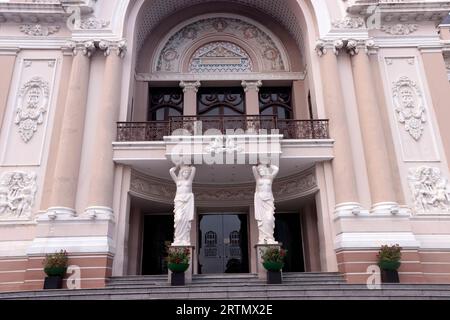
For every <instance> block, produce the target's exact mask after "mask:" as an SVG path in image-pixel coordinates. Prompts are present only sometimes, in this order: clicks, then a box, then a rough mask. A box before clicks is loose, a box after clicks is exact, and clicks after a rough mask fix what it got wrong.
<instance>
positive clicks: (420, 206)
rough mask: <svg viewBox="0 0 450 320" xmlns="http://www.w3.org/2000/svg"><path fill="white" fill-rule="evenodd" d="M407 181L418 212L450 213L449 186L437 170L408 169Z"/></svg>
mask: <svg viewBox="0 0 450 320" xmlns="http://www.w3.org/2000/svg"><path fill="white" fill-rule="evenodd" d="M408 180H409V185H410V188H411V192H412V197H413V201H414V206H415V209H416V210H417V211H418V212H436V211H437V212H439V211H447V212H448V211H450V184H449V183H448V179H447V178H445V177H444V176H443V175H442V172H441V170H440V169H439V168H433V167H427V166H423V167H419V168H415V169H410V172H409V177H408Z"/></svg>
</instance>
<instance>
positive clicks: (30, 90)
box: [14, 77, 50, 143]
mask: <svg viewBox="0 0 450 320" xmlns="http://www.w3.org/2000/svg"><path fill="white" fill-rule="evenodd" d="M49 92H50V89H49V84H48V82H47V81H45V80H44V79H42V78H40V77H34V78H32V79H31V80H30V81H28V82H27V83H25V84H24V85H23V86H22V88H21V89H20V91H19V97H18V103H17V110H16V118H15V120H14V123H15V124H16V125H18V126H19V133H20V136H21V137H22V140H23V141H24V142H25V143H28V142H29V141H30V140H31V139H32V138H33V136H34V134H35V132H36V131H37V129H38V126H39V125H40V124H42V123H43V122H44V114H45V113H46V112H47V107H48V100H49Z"/></svg>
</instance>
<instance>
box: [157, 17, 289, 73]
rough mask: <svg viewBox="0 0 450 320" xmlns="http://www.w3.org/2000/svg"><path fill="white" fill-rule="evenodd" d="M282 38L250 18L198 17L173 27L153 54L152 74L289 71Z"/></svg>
mask: <svg viewBox="0 0 450 320" xmlns="http://www.w3.org/2000/svg"><path fill="white" fill-rule="evenodd" d="M290 66H291V63H290V59H289V57H288V54H287V51H286V48H285V46H284V45H283V43H282V42H281V41H280V39H279V38H278V37H277V36H276V35H275V34H274V33H273V32H271V31H270V30H269V29H267V28H265V27H264V26H263V25H261V24H259V23H258V22H256V21H254V20H252V19H249V18H248V17H244V16H239V15H230V14H226V13H224V14H220V13H215V14H208V15H203V16H197V17H195V18H194V19H190V20H188V21H185V22H183V23H181V24H180V25H178V26H176V27H175V28H173V29H172V30H171V31H170V32H169V33H168V34H167V35H166V36H165V37H164V38H162V39H161V40H160V43H159V45H158V46H157V49H156V50H155V51H154V54H153V61H152V63H151V72H152V73H157V72H162V73H172V72H174V73H177V72H178V73H189V72H193V73H199V72H219V73H220V72H289V71H290V69H291V67H290Z"/></svg>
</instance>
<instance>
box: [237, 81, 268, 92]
mask: <svg viewBox="0 0 450 320" xmlns="http://www.w3.org/2000/svg"><path fill="white" fill-rule="evenodd" d="M241 85H242V87H243V88H244V91H245V92H248V91H250V90H253V91H256V92H259V88H261V87H262V85H263V82H262V81H261V80H251V81H247V80H243V81H242V83H241Z"/></svg>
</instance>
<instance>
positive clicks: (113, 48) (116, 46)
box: [98, 40, 127, 59]
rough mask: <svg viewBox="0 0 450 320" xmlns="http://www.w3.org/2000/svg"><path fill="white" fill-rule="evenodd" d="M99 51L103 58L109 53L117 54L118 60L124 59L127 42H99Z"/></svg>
mask: <svg viewBox="0 0 450 320" xmlns="http://www.w3.org/2000/svg"><path fill="white" fill-rule="evenodd" d="M98 47H99V49H100V50H102V51H103V52H104V54H105V57H108V56H109V55H110V54H111V52H114V53H115V54H117V56H118V57H120V58H122V59H123V58H125V54H126V53H127V42H126V41H125V40H120V41H107V40H101V41H100V42H99V44H98Z"/></svg>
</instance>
